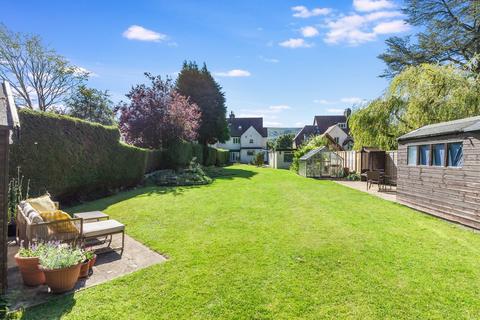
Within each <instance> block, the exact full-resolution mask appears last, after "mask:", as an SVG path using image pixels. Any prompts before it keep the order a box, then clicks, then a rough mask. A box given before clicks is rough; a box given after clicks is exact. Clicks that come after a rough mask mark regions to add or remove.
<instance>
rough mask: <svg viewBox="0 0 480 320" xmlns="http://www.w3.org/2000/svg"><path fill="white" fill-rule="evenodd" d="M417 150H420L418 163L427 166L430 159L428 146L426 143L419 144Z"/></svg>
mask: <svg viewBox="0 0 480 320" xmlns="http://www.w3.org/2000/svg"><path fill="white" fill-rule="evenodd" d="M418 151H419V152H420V157H419V159H418V164H419V165H421V166H428V160H429V159H430V146H429V145H426V144H425V145H421V146H419V147H418Z"/></svg>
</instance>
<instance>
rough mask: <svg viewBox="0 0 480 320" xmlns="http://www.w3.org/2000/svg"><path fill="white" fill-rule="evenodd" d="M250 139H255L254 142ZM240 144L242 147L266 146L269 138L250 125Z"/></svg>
mask: <svg viewBox="0 0 480 320" xmlns="http://www.w3.org/2000/svg"><path fill="white" fill-rule="evenodd" d="M250 140H253V143H250ZM240 144H241V146H242V148H266V147H267V138H266V137H262V135H261V134H260V133H259V132H258V131H257V130H255V128H254V127H250V128H248V129H247V130H246V131H245V132H244V133H243V134H242V136H241V137H240Z"/></svg>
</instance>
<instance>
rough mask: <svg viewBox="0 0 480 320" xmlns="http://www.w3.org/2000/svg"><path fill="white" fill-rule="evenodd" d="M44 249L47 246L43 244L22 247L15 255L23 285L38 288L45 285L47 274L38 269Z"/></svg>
mask: <svg viewBox="0 0 480 320" xmlns="http://www.w3.org/2000/svg"><path fill="white" fill-rule="evenodd" d="M44 249H45V245H43V244H38V245H35V244H34V245H31V246H30V247H28V248H26V247H24V246H23V245H22V246H20V249H19V250H18V252H17V254H16V255H15V262H16V263H17V266H18V269H19V270H20V274H21V275H22V279H23V283H25V285H27V286H38V285H41V284H44V283H45V274H44V273H43V270H41V269H40V268H39V267H38V264H39V256H40V254H41V253H42V251H43V250H44Z"/></svg>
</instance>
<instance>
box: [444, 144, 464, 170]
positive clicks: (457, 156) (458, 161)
mask: <svg viewBox="0 0 480 320" xmlns="http://www.w3.org/2000/svg"><path fill="white" fill-rule="evenodd" d="M447 150H448V151H447V152H448V153H447V159H448V166H449V167H461V166H463V144H462V143H461V142H455V143H448V144H447Z"/></svg>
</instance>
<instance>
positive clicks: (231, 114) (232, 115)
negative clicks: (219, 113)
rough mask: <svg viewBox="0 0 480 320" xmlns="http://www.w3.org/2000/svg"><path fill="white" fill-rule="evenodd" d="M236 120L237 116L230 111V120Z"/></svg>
mask: <svg viewBox="0 0 480 320" xmlns="http://www.w3.org/2000/svg"><path fill="white" fill-rule="evenodd" d="M233 118H235V114H234V113H233V111H230V119H233Z"/></svg>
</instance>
